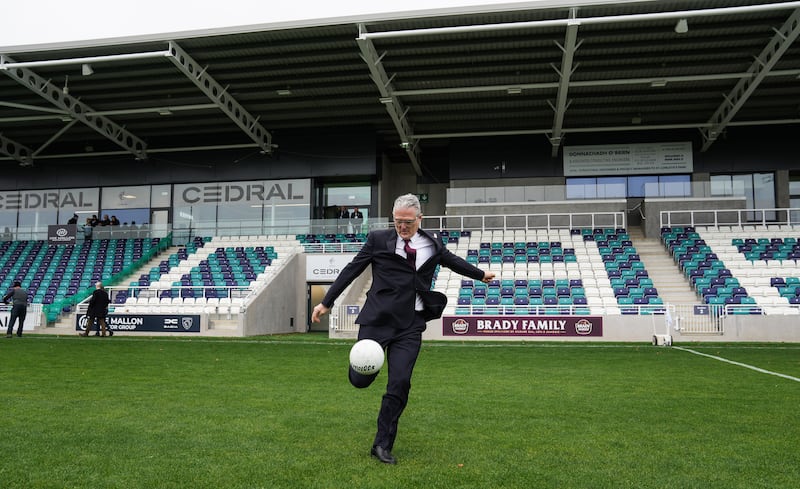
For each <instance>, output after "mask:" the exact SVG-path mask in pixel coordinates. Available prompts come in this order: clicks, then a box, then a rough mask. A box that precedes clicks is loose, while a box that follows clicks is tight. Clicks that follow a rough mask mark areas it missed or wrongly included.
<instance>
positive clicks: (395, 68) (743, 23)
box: [0, 0, 800, 173]
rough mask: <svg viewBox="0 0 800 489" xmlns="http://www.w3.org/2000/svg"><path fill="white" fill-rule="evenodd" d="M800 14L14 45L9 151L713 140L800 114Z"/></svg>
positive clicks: (525, 17)
mask: <svg viewBox="0 0 800 489" xmlns="http://www.w3.org/2000/svg"><path fill="white" fill-rule="evenodd" d="M682 19H685V22H683V21H681V20H682ZM798 19H800V2H764V1H738V0H686V1H658V2H655V1H643V2H597V1H584V2H580V1H576V2H568V1H557V2H538V3H535V4H534V3H530V4H516V5H505V6H492V7H487V8H486V10H483V11H477V10H476V9H475V8H471V9H469V10H467V9H464V10H462V11H458V10H455V9H448V10H440V11H435V12H434V11H432V12H428V13H424V12H423V13H421V14H420V13H417V14H415V15H409V16H408V17H407V18H397V17H393V18H385V19H375V18H364V19H355V18H354V19H339V20H332V21H330V22H327V23H326V22H320V23H319V25H291V26H288V25H270V26H250V27H248V28H242V29H229V30H227V31H225V30H219V31H206V32H202V33H199V32H194V33H179V34H171V35H163V36H148V37H146V38H125V39H111V40H103V41H93V42H85V43H70V44H63V45H58V46H56V45H48V46H38V47H37V46H34V47H20V48H15V49H6V50H4V51H0V56H2V60H0V63H2V64H0V153H2V154H0V158H2V159H0V163H3V164H15V160H16V163H20V164H23V165H27V164H30V162H31V160H33V161H35V160H37V159H44V158H59V159H60V158H74V157H81V158H85V157H89V156H92V155H108V154H126V153H130V154H131V155H133V156H136V157H140V158H146V157H147V156H148V155H149V154H154V153H158V152H174V151H188V150H196V149H202V148H224V147H248V146H251V147H255V148H258V147H260V148H261V149H262V150H263V151H267V152H268V151H271V150H274V149H275V148H276V147H277V148H279V147H280V144H281V134H284V133H287V132H294V131H298V130H301V131H321V132H331V131H338V130H342V129H349V128H353V129H358V130H364V129H366V130H368V131H371V132H375V133H376V134H377V138H378V142H379V145H380V147H381V150H382V151H383V152H385V153H386V154H387V155H389V157H390V158H391V159H392V160H394V161H407V162H410V163H411V164H412V165H413V166H414V167H415V169H416V171H417V172H418V173H420V168H421V167H424V165H425V149H426V148H430V147H437V146H439V147H440V146H442V145H446V144H448V142H449V141H452V140H454V139H459V138H467V137H484V136H498V135H519V134H529V135H533V137H541V138H544V139H545V140H549V141H550V143H551V155H543V157H546V156H557V155H558V151H559V149H560V148H562V147H563V145H564V144H569V138H570V135H575V134H598V133H612V132H629V131H663V130H665V129H666V130H671V129H697V130H698V131H699V132H700V134H701V135H702V140H701V141H702V142H703V148H701V149H702V150H706V149H708V148H710V147H712V146H713V145H714V144H723V143H722V142H719V143H716V140H717V137H718V136H720V135H721V134H724V131H725V129H726V128H727V127H729V126H731V125H743V126H757V125H765V126H773V127H774V126H779V125H791V124H797V123H798V122H800V80H798V78H799V77H800V45H798V43H797V42H795V39H796V38H797V37H798V34H800V22H799V21H798ZM83 65H88V66H90V67H91V70H90V71H93V73H92V74H87V73H88V71H82V67H83ZM83 69H84V70H85V69H86V68H83ZM82 73H84V74H82Z"/></svg>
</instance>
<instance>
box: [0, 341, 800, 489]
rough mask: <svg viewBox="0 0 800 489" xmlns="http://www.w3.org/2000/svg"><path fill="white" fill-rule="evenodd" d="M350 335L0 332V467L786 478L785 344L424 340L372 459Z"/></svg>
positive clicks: (600, 480) (191, 480)
mask: <svg viewBox="0 0 800 489" xmlns="http://www.w3.org/2000/svg"><path fill="white" fill-rule="evenodd" d="M352 343H353V342H352V341H343V340H329V339H327V338H326V337H324V336H322V335H318V334H308V335H295V336H280V337H265V338H252V339H250V338H248V339H206V338H141V337H137V338H133V337H124V336H120V335H118V336H115V337H114V338H91V337H90V338H78V337H57V336H34V335H29V336H27V337H23V338H16V337H15V338H13V339H6V340H3V341H2V342H0V365H2V375H0V413H2V416H1V417H0V419H1V420H2V422H1V423H0V454H2V458H1V459H0V460H1V461H0V487H3V488H6V489H11V488H20V489H36V488H59V489H61V488H126V489H127V488H284V487H285V488H369V489H375V488H393V489H396V488H417V487H419V488H448V489H449V488H482V487H486V488H500V487H503V488H538V487H542V488H572V487H575V488H584V487H585V488H704V489H705V488H725V489H731V488H743V489H745V488H746V489H753V488H771V489H774V488H796V487H798V485H800V482H799V481H800V450H799V449H798V448H799V447H800V445H799V444H798V440H800V422H799V421H798V419H800V418H798V414H797V413H798V406H800V382H798V381H797V380H796V378H798V377H800V345H793V344H788V345H787V344H774V345H752V344H748V345H731V344H725V345H710V344H699V345H683V346H685V347H686V348H690V349H692V350H694V351H698V352H702V353H706V354H708V355H715V356H718V357H722V358H725V359H728V360H730V361H734V362H740V363H742V364H747V365H752V366H754V367H759V368H761V369H764V370H767V371H770V372H777V373H780V374H783V375H786V376H789V377H792V378H795V380H792V378H786V377H778V376H774V375H769V374H768V373H766V372H759V371H754V370H752V369H748V368H744V367H743V366H741V365H734V364H731V363H725V362H722V361H719V360H717V359H712V358H709V357H705V356H699V355H694V354H692V353H690V352H687V351H683V350H680V349H677V348H662V347H653V346H650V345H632V344H624V345H620V344H599V343H580V344H578V343H536V342H527V343H458V342H426V343H425V344H424V346H423V349H422V352H421V355H420V358H419V361H418V363H417V368H416V370H415V374H414V379H413V386H412V391H411V397H410V402H409V405H408V408H407V409H406V412H405V414H404V415H403V417H402V418H401V420H400V430H399V436H398V439H397V442H396V445H395V448H394V451H393V453H394V455H395V456H396V457H397V458H398V465H396V466H386V465H383V464H381V463H379V462H377V461H376V460H374V459H372V458H370V456H369V449H370V444H371V441H372V437H373V435H374V429H375V417H376V415H377V409H378V406H379V404H380V398H381V395H382V394H383V388H384V385H385V379H386V377H385V372H382V373H381V374H380V376H379V378H378V380H377V381H376V383H375V384H373V385H372V386H371V387H370V388H368V389H364V390H357V389H354V388H353V387H351V386H350V385H349V383H348V382H347V377H346V368H347V357H348V351H349V348H350V346H351V345H352Z"/></svg>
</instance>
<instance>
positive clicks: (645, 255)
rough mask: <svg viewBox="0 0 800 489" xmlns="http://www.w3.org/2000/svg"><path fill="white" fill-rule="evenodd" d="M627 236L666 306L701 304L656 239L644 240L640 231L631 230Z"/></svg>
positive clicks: (670, 257) (636, 229)
mask: <svg viewBox="0 0 800 489" xmlns="http://www.w3.org/2000/svg"><path fill="white" fill-rule="evenodd" d="M628 234H629V235H630V237H631V241H633V244H634V246H635V247H636V250H637V251H638V252H639V256H640V257H641V259H642V261H643V262H644V263H645V264H646V265H647V272H648V273H649V274H650V278H651V279H653V285H654V286H655V287H656V288H657V289H658V295H659V297H661V298H662V299H664V302H666V303H668V304H701V303H702V301H700V300H699V298H698V296H697V294H696V293H695V292H694V290H693V289H692V287H691V284H689V283H688V281H687V280H686V278H685V277H684V276H683V274H682V273H681V271H680V269H679V268H678V267H677V266H676V265H675V261H674V260H673V259H672V256H671V255H670V254H669V252H668V251H667V250H666V248H665V247H664V245H663V244H662V243H661V241H660V240H659V239H657V238H645V237H644V233H642V231H641V229H638V228H631V229H629V230H628Z"/></svg>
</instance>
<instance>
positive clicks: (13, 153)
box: [0, 133, 33, 166]
mask: <svg viewBox="0 0 800 489" xmlns="http://www.w3.org/2000/svg"><path fill="white" fill-rule="evenodd" d="M0 153H2V154H5V155H8V156H10V157H12V158H14V159H15V160H17V161H18V162H19V166H31V165H32V164H33V156H32V155H33V151H31V149H30V148H28V147H26V146H23V145H22V144H19V143H18V142H16V141H13V140H11V139H8V138H7V137H5V136H3V134H2V133H0Z"/></svg>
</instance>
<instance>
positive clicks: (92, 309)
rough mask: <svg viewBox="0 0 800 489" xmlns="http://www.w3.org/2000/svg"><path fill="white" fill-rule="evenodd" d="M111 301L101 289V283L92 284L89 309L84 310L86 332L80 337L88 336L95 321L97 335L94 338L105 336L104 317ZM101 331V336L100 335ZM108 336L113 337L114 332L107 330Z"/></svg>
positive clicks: (106, 326)
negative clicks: (92, 289) (92, 290)
mask: <svg viewBox="0 0 800 489" xmlns="http://www.w3.org/2000/svg"><path fill="white" fill-rule="evenodd" d="M110 302H111V299H109V298H108V292H106V289H104V288H103V282H97V283H95V284H94V292H92V296H91V297H90V298H89V307H88V308H87V309H86V331H84V332H83V333H81V334H80V335H81V336H89V333H90V332H91V331H92V326H93V325H94V321H95V319H96V320H97V334H96V335H95V336H105V335H106V329H107V328H108V325H107V324H106V316H107V315H108V304H109V303H110ZM101 331H102V334H101V333H100V332H101ZM108 336H114V332H113V331H111V329H110V328H108Z"/></svg>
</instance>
